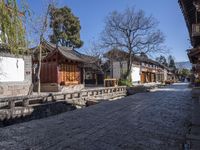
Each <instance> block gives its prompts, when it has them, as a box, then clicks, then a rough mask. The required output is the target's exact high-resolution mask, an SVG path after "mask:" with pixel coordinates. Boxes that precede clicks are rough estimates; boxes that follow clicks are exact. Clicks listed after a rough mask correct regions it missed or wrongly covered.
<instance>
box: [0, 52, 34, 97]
mask: <svg viewBox="0 0 200 150" xmlns="http://www.w3.org/2000/svg"><path fill="white" fill-rule="evenodd" d="M0 58H1V60H0V65H1V66H0V73H1V76H0V77H1V80H0V98H1V97H13V96H22V95H27V94H28V93H29V90H30V87H31V84H32V60H31V56H15V55H12V54H7V53H0ZM4 74H5V75H4Z"/></svg>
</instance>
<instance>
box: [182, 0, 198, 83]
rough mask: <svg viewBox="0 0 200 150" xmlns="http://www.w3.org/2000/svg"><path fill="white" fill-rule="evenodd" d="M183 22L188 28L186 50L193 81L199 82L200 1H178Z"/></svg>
mask: <svg viewBox="0 0 200 150" xmlns="http://www.w3.org/2000/svg"><path fill="white" fill-rule="evenodd" d="M179 4H180V7H181V10H182V12H183V15H184V18H185V22H186V25H187V28H188V32H189V36H190V41H191V45H192V47H193V48H191V49H189V50H187V52H188V57H189V60H190V62H191V63H192V64H193V68H192V71H193V77H194V78H193V79H192V81H195V80H200V1H199V0H179Z"/></svg>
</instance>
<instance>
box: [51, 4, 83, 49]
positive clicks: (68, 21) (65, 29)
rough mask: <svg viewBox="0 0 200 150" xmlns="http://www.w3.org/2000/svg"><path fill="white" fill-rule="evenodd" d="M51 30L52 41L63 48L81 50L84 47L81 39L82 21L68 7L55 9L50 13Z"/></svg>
mask: <svg viewBox="0 0 200 150" xmlns="http://www.w3.org/2000/svg"><path fill="white" fill-rule="evenodd" d="M50 28H52V29H53V34H52V35H50V41H51V42H52V43H54V44H60V45H61V46H67V47H74V48H79V47H81V46H82V45H83V42H82V41H81V39H80V29H81V26H80V21H79V19H78V18H77V17H76V16H74V14H73V13H72V11H71V9H70V8H68V7H66V6H65V7H62V8H55V7H53V8H52V9H51V11H50Z"/></svg>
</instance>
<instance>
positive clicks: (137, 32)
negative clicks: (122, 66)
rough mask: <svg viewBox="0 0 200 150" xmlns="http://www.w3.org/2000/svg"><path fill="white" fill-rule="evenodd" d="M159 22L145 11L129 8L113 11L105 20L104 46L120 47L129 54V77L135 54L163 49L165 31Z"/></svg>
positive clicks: (102, 37) (126, 75)
mask: <svg viewBox="0 0 200 150" xmlns="http://www.w3.org/2000/svg"><path fill="white" fill-rule="evenodd" d="M157 25H158V23H157V22H156V21H155V19H154V18H153V17H152V16H145V13H144V11H142V10H139V11H136V10H135V9H134V8H127V9H126V10H125V11H124V12H122V13H120V12H117V11H114V12H112V13H111V14H110V15H109V16H108V17H107V18H106V21H105V29H104V31H103V32H102V35H101V40H102V46H103V47H107V48H113V47H118V48H120V49H122V50H124V51H126V52H127V53H128V55H129V57H128V59H127V73H126V74H125V75H124V77H125V78H127V77H128V76H129V75H130V71H131V67H132V61H133V60H132V59H133V57H132V56H133V55H136V54H140V53H151V54H152V53H158V52H161V51H162V50H163V47H162V43H164V40H165V38H164V35H163V33H162V32H161V31H160V30H158V29H157Z"/></svg>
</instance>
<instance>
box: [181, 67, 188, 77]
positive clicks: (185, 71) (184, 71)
mask: <svg viewBox="0 0 200 150" xmlns="http://www.w3.org/2000/svg"><path fill="white" fill-rule="evenodd" d="M180 75H181V76H182V77H188V76H189V75H190V70H188V69H185V68H184V69H182V70H181V71H180Z"/></svg>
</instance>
